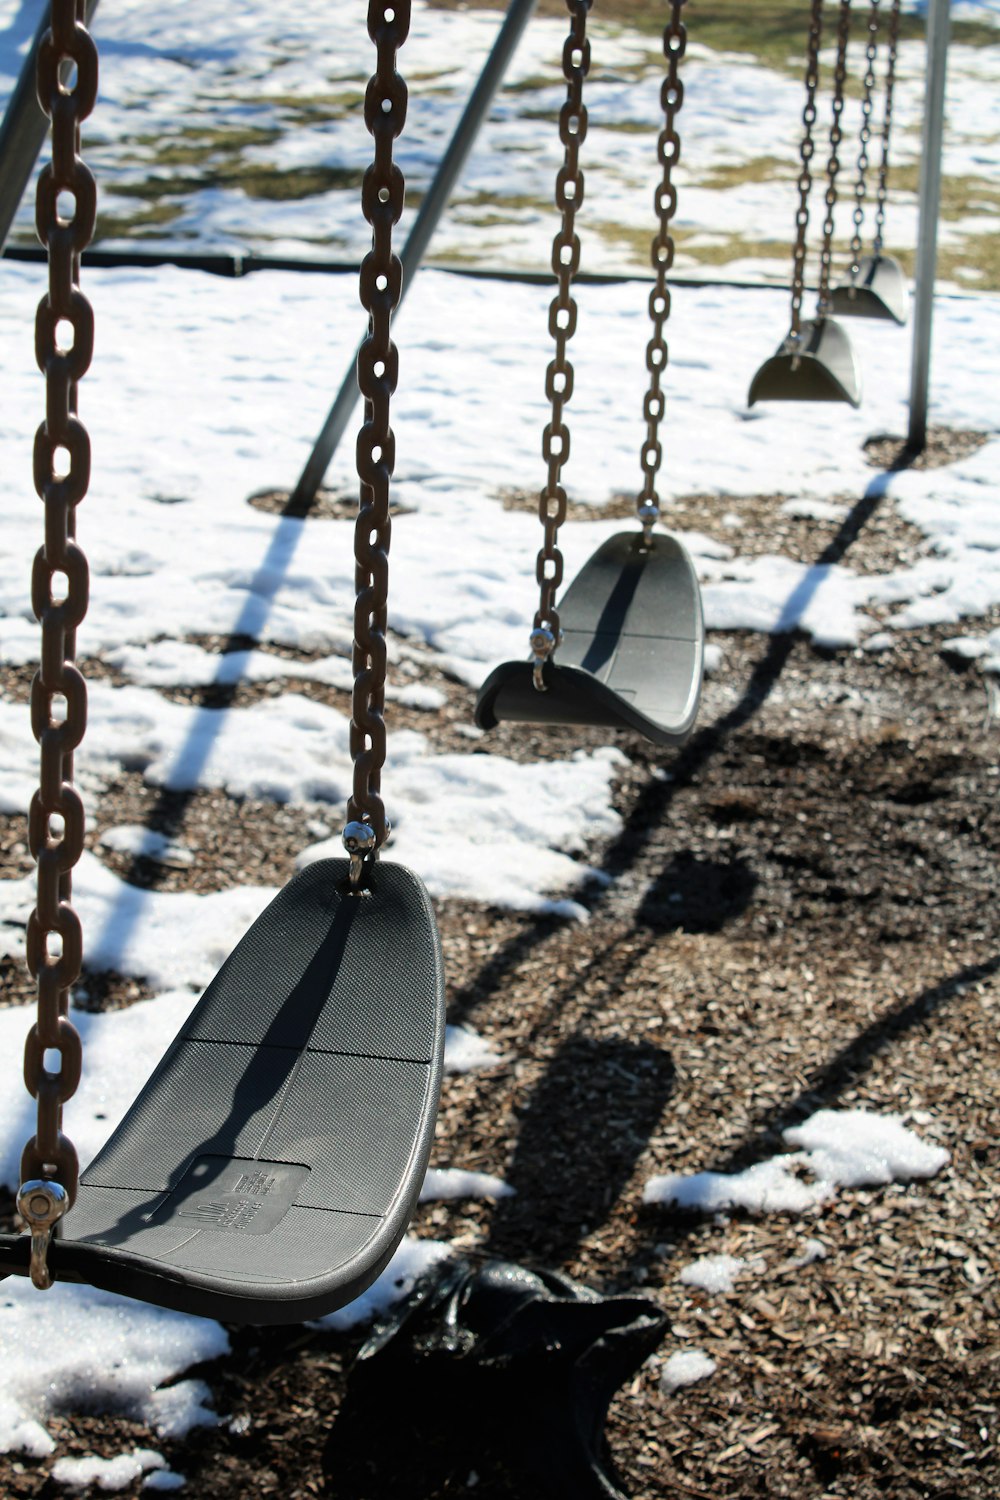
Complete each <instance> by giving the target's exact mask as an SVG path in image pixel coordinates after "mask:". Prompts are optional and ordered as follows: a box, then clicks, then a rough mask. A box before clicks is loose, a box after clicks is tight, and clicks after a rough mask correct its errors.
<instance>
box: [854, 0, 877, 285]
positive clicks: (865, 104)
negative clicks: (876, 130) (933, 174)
mask: <svg viewBox="0 0 1000 1500" xmlns="http://www.w3.org/2000/svg"><path fill="white" fill-rule="evenodd" d="M880 20H881V18H880V16H879V0H871V10H870V11H869V12H868V43H867V46H866V48H865V76H864V82H863V84H862V93H861V144H860V149H859V151H858V175H857V179H856V180H855V183H854V234H853V236H852V238H851V281H852V282H853V281H855V280H856V279H857V275H858V271H859V270H860V269H861V266H860V262H861V234H862V229H863V226H864V220H865V198H866V196H867V192H868V184H867V178H868V147H869V145H870V144H871V138H872V94H873V92H874V89H875V56H876V53H877V51H878V33H879V25H880Z"/></svg>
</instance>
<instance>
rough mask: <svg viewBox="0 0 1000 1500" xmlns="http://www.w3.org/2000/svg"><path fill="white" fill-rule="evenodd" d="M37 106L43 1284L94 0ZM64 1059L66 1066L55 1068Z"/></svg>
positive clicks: (29, 1055) (35, 1152)
mask: <svg viewBox="0 0 1000 1500" xmlns="http://www.w3.org/2000/svg"><path fill="white" fill-rule="evenodd" d="M37 88H38V100H39V103H40V105H41V107H42V109H43V110H44V111H45V113H46V114H47V115H48V116H50V118H51V120H52V161H51V163H49V164H47V165H46V166H45V168H44V169H43V171H42V174H41V176H40V178H39V181H38V188H37V196H36V226H37V230H38V235H39V238H40V239H41V240H42V242H43V244H45V245H46V246H47V248H48V262H49V287H48V292H47V293H46V295H45V296H44V297H43V298H42V300H41V302H40V303H39V305H38V311H37V314H36V318H35V355H36V359H37V361H38V365H39V368H40V370H41V371H42V373H43V375H44V376H45V420H44V422H43V423H42V424H41V426H40V427H39V429H38V432H37V433H36V435H35V447H34V480H35V488H36V490H37V492H38V495H39V497H40V498H41V499H42V500H43V502H44V505H45V540H44V543H43V545H42V547H41V548H40V549H39V551H38V553H37V554H36V556H35V561H34V567H33V571H32V580H31V600H32V607H33V609H34V612H35V615H36V617H37V618H38V620H39V622H40V624H41V627H42V644H41V662H40V665H39V668H38V671H37V672H36V673H35V677H34V680H33V682H32V684H31V726H32V730H33V732H34V735H35V738H36V740H37V741H38V743H39V745H40V747H41V775H40V785H39V788H38V791H37V792H36V793H35V794H34V796H33V798H32V801H31V807H30V810H29V815H28V842H29V847H30V850H31V853H32V855H33V856H34V858H35V860H36V861H37V866H38V884H37V898H36V905H35V909H34V911H33V912H32V914H31V917H30V919H29V921H28V930H27V941H26V948H27V960H28V967H29V969H30V971H31V974H32V975H33V977H34V978H35V979H36V981H37V984H38V1011H37V1019H36V1021H35V1024H34V1025H33V1026H32V1028H31V1030H30V1031H29V1033H28V1036H27V1039H26V1041H25V1048H24V1080H25V1084H26V1086H27V1088H28V1091H29V1093H30V1094H31V1095H32V1097H33V1098H34V1099H36V1100H37V1103H38V1110H37V1122H36V1129H35V1134H34V1136H33V1137H32V1139H31V1140H30V1141H29V1142H28V1144H27V1145H26V1146H25V1148H24V1152H23V1154H22V1156H21V1172H20V1176H21V1186H20V1190H19V1192H18V1196H17V1207H18V1212H19V1213H20V1214H21V1217H22V1218H23V1219H24V1221H25V1223H26V1224H27V1225H28V1228H29V1229H30V1231H31V1279H32V1281H33V1282H34V1283H35V1285H36V1286H37V1287H39V1288H41V1289H44V1288H46V1287H48V1286H50V1285H51V1284H52V1277H51V1273H50V1272H49V1270H48V1266H47V1263H46V1262H47V1254H48V1246H49V1241H50V1238H51V1235H52V1231H53V1229H54V1227H55V1225H56V1224H57V1223H58V1221H59V1219H61V1218H62V1216H63V1215H64V1214H65V1213H66V1212H67V1211H68V1210H69V1209H70V1208H71V1207H72V1206H73V1202H74V1200H75V1198H76V1191H77V1182H78V1177H79V1163H78V1160H77V1154H76V1151H75V1149H74V1147H73V1143H72V1141H70V1140H69V1138H68V1137H67V1136H66V1135H64V1134H63V1131H62V1111H63V1105H64V1104H65V1103H66V1101H67V1100H69V1099H71V1098H72V1096H73V1094H74V1093H75V1092H76V1089H77V1086H78V1084H79V1081H80V1071H81V1066H82V1050H81V1044H80V1037H79V1033H78V1032H77V1030H76V1028H75V1027H74V1026H73V1024H72V1023H71V1021H70V1020H69V1016H68V1012H69V1000H70V991H71V987H72V986H73V984H74V983H75V982H76V980H77V979H78V978H79V975H80V967H81V964H82V962H83V933H82V928H81V926H80V919H79V917H78V916H77V914H76V912H75V911H74V909H73V906H72V904H71V894H72V876H71V872H72V870H73V867H74V866H75V865H76V863H77V861H78V860H79V858H80V855H81V853H82V852H83V841H84V810H83V802H82V800H81V798H80V795H79V793H78V792H77V791H76V789H75V787H74V786H73V752H74V750H75V749H76V747H77V746H78V745H79V744H80V741H81V740H82V738H83V734H84V729H85V728H86V723H87V689H86V684H85V682H84V679H83V676H82V674H81V673H80V670H79V668H78V667H77V666H76V662H75V657H76V631H77V627H78V625H79V624H80V622H81V621H82V619H83V618H84V615H85V614H86V612H87V603H88V595H89V572H88V567H87V559H86V557H85V555H84V552H83V549H82V548H81V547H80V545H79V543H78V542H77V541H76V507H77V505H78V504H79V503H80V501H81V500H82V499H83V498H84V496H85V495H86V493H87V488H88V485H89V483H90V439H89V437H88V435H87V431H86V428H85V427H84V425H83V423H82V422H81V421H80V418H79V416H78V415H77V386H78V382H79V381H80V380H81V379H82V377H83V376H84V375H85V374H86V372H87V370H88V369H89V367H90V362H91V359H92V357H93V352H94V315H93V310H92V308H91V305H90V303H89V302H88V301H87V299H86V297H85V296H84V295H83V293H82V291H81V290H80V285H79V282H80V255H81V252H82V251H83V249H84V247H85V246H86V245H88V244H89V243H90V239H91V236H92V235H93V232H94V222H95V217H96V212H97V190H96V185H95V182H94V178H93V175H92V173H91V172H90V170H89V168H88V167H87V166H86V165H85V163H84V161H83V159H82V157H81V155H80V125H81V122H82V121H83V120H85V119H86V118H87V116H88V115H89V114H90V113H91V111H92V110H93V108H94V105H95V104H96V102H97V49H96V47H95V46H94V42H93V39H92V38H91V37H90V35H89V33H88V32H87V29H86V27H85V25H84V0H52V11H51V23H50V29H49V32H48V35H47V36H46V37H45V39H44V40H43V42H42V45H41V48H40V49H39V55H38V71H37ZM54 1054H57V1055H58V1059H59V1067H58V1070H56V1071H53V1070H52V1068H51V1067H50V1066H48V1063H49V1061H50V1060H51V1058H52V1057H53V1055H54Z"/></svg>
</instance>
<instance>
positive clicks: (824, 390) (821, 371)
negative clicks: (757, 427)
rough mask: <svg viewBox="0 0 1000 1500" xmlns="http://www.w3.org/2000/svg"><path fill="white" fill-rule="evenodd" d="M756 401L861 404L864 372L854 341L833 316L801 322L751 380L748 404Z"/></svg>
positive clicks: (750, 404)
mask: <svg viewBox="0 0 1000 1500" xmlns="http://www.w3.org/2000/svg"><path fill="white" fill-rule="evenodd" d="M757 401H848V402H850V404H851V406H860V405H861V372H860V370H859V368H858V362H857V357H856V356H855V353H854V350H853V349H852V347H851V341H850V339H849V338H848V337H847V334H846V333H845V332H844V330H843V328H841V326H840V324H839V323H835V322H834V320H833V319H832V318H816V319H814V320H812V321H810V322H806V323H803V324H802V328H801V332H800V336H799V338H798V339H794V338H793V337H792V335H791V334H789V335H788V337H787V338H786V339H785V340H784V342H783V343H782V344H781V345H780V346H779V348H778V350H777V352H776V353H775V354H773V355H772V356H771V358H770V359H767V360H765V361H764V363H763V364H762V365H761V367H760V369H759V370H758V371H757V373H756V375H755V376H754V378H753V380H752V381H751V383H750V394H749V395H748V396H747V405H748V406H753V405H754V404H755V403H756V402H757Z"/></svg>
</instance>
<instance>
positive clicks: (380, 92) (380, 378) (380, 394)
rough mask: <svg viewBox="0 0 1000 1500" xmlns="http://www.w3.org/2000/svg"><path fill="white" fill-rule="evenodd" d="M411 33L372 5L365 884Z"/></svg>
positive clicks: (359, 608) (361, 548) (403, 17)
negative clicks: (398, 144)
mask: <svg viewBox="0 0 1000 1500" xmlns="http://www.w3.org/2000/svg"><path fill="white" fill-rule="evenodd" d="M409 29H410V0H371V3H370V4H369V7H368V35H369V36H370V37H371V39H372V41H373V42H374V43H375V46H376V48H377V49H378V53H377V61H376V67H375V72H374V74H373V75H372V77H371V78H370V79H369V80H368V89H367V92H366V94H365V124H366V125H367V127H368V129H369V131H370V133H371V135H372V136H373V137H374V140H375V159H374V161H373V162H372V164H371V166H369V167H368V169H367V171H366V172H365V176H364V183H363V186H362V190H361V206H362V210H363V212H364V216H365V218H366V219H367V220H368V223H369V224H370V225H371V226H372V248H371V250H370V251H369V253H368V254H367V255H366V256H365V258H364V260H363V262H362V264H361V286H360V293H361V303H362V306H363V307H364V308H365V310H366V311H367V313H368V337H367V338H366V339H365V340H364V342H363V344H362V345H361V348H360V349H359V351H358V386H359V387H360V390H361V394H362V396H363V397H364V403H365V405H364V423H363V425H362V427H361V430H360V432H359V433H358V440H357V466H358V478H359V480H360V500H359V506H358V518H357V522H356V524H355V528H354V557H355V569H354V582H355V587H356V589H357V598H356V601H355V607H354V651H353V658H352V661H353V667H354V696H353V699H352V711H351V735H350V743H351V755H352V756H353V758H354V784H353V791H352V795H351V797H350V799H349V800H348V803H347V817H348V823H347V827H346V828H345V829H344V844H345V846H346V848H347V850H348V852H349V853H350V855H351V880H352V882H353V883H354V884H355V885H360V883H361V880H362V876H363V873H364V871H365V869H366V868H367V867H370V865H371V863H372V861H373V860H374V859H375V857H376V856H377V854H378V851H379V849H380V848H381V847H382V845H383V844H384V843H385V840H386V838H387V837H388V834H389V824H388V822H387V820H386V816H385V807H384V805H383V802H382V798H381V797H380V796H379V790H380V787H381V779H382V767H383V765H384V764H385V721H384V719H383V712H384V710H385V669H386V645H385V632H386V620H387V600H388V588H389V540H390V532H391V520H390V516H389V480H390V477H391V475H392V471H393V468H394V466H395V461H396V441H395V437H394V435H393V431H392V428H391V427H390V425H389V403H390V398H391V396H392V393H393V392H394V391H395V389H396V381H397V378H398V375H399V356H398V353H397V350H396V346H395V344H394V343H393V342H392V339H391V338H390V335H389V329H390V323H391V319H392V313H393V309H394V308H395V307H396V305H397V304H398V302H399V299H400V294H401V292H402V283H403V268H402V266H401V264H400V261H399V257H398V256H396V255H394V254H393V252H392V231H393V227H394V225H396V224H397V223H398V222H399V217H400V215H401V213H402V212H403V192H404V186H405V184H404V182H403V174H402V172H401V171H400V169H399V167H398V166H396V164H395V163H394V161H393V159H392V148H393V141H394V140H395V139H396V137H397V136H398V135H399V133H400V132H401V130H402V129H403V124H404V122H405V120H406V105H407V89H406V84H405V83H404V81H403V79H402V77H401V76H400V75H399V73H397V71H396V53H397V51H398V50H399V48H400V47H401V46H402V45H403V43H404V42H405V41H406V38H407V34H408V32H409Z"/></svg>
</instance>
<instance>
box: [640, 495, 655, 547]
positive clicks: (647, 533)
mask: <svg viewBox="0 0 1000 1500" xmlns="http://www.w3.org/2000/svg"><path fill="white" fill-rule="evenodd" d="M636 514H637V515H638V517H639V522H640V525H641V526H642V545H643V546H644V547H648V546H649V545H650V543H651V542H652V540H653V527H654V526H655V525H656V523H657V521H658V520H659V519H660V507H659V506H658V505H654V504H653V502H652V501H651V500H647V501H646V503H645V504H644V505H640V506H639V509H638V511H637V512H636Z"/></svg>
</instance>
